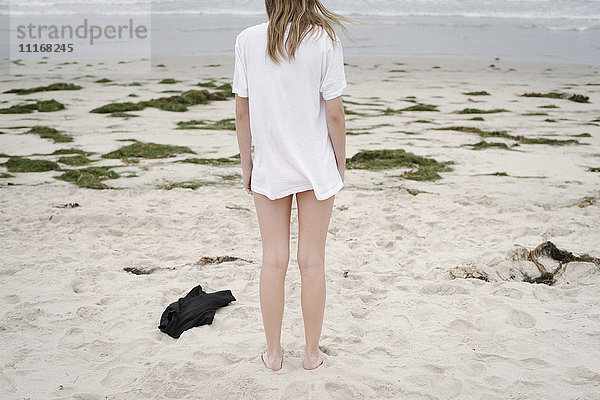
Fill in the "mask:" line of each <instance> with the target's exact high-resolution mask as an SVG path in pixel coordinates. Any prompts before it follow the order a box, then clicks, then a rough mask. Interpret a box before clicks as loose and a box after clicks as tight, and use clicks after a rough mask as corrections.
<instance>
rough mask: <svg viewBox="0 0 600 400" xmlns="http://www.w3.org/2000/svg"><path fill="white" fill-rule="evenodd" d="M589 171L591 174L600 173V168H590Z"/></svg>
mask: <svg viewBox="0 0 600 400" xmlns="http://www.w3.org/2000/svg"><path fill="white" fill-rule="evenodd" d="M588 171H589V172H600V167H589V168H588Z"/></svg>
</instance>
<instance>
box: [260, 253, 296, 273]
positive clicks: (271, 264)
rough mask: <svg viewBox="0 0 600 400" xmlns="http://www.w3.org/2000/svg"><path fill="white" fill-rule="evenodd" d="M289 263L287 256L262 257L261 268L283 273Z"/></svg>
mask: <svg viewBox="0 0 600 400" xmlns="http://www.w3.org/2000/svg"><path fill="white" fill-rule="evenodd" d="M289 261H290V256H289V254H287V255H286V254H279V255H268V256H264V257H263V262H262V267H263V268H267V269H270V270H275V271H278V270H281V271H285V270H286V269H287V267H288V263H289Z"/></svg>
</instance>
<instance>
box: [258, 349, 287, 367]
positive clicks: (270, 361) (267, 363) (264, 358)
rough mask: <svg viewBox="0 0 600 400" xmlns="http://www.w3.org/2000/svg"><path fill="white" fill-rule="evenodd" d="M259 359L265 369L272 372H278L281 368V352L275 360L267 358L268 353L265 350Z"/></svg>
mask: <svg viewBox="0 0 600 400" xmlns="http://www.w3.org/2000/svg"><path fill="white" fill-rule="evenodd" d="M260 358H261V360H262V362H263V364H265V367H267V368H268V369H271V370H273V371H279V370H280V369H281V367H283V352H282V353H280V354H279V356H277V357H275V358H269V351H268V350H267V351H265V352H264V353H262V354H261V355H260Z"/></svg>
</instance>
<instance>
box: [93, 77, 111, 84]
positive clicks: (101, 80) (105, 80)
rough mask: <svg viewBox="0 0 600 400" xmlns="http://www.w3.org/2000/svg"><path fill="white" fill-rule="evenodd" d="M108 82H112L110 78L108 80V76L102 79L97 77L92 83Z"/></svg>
mask: <svg viewBox="0 0 600 400" xmlns="http://www.w3.org/2000/svg"><path fill="white" fill-rule="evenodd" d="M110 82H112V80H110V79H108V78H102V79H98V80H97V81H95V82H94V83H110Z"/></svg>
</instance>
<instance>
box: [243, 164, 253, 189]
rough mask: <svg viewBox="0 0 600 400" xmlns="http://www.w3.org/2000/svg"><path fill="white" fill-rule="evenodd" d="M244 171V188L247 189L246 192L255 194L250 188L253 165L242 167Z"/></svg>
mask: <svg viewBox="0 0 600 400" xmlns="http://www.w3.org/2000/svg"><path fill="white" fill-rule="evenodd" d="M242 172H243V176H244V178H243V181H244V189H246V192H248V194H253V193H252V189H250V183H251V180H252V167H250V168H244V169H242Z"/></svg>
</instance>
